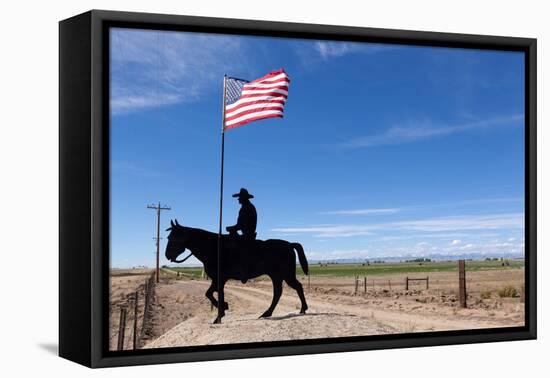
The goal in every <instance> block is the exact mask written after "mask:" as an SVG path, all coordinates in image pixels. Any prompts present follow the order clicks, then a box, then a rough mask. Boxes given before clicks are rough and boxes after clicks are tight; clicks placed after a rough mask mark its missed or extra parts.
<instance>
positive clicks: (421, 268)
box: [169, 260, 525, 278]
mask: <svg viewBox="0 0 550 378" xmlns="http://www.w3.org/2000/svg"><path fill="white" fill-rule="evenodd" d="M508 262H509V265H506V264H505V265H504V266H503V265H502V263H503V261H466V270H467V271H469V272H472V271H480V270H507V269H518V268H523V267H524V266H525V262H524V261H523V260H508ZM169 269H170V270H172V271H175V272H178V271H179V272H181V273H183V274H184V275H186V276H188V277H193V278H200V277H201V274H202V267H177V268H169ZM454 271H456V272H458V263H457V262H456V261H441V262H422V263H417V262H414V263H380V264H371V265H365V266H362V265H361V264H329V265H328V266H325V265H323V266H322V267H321V266H319V264H310V266H309V272H310V275H311V276H328V277H353V276H365V275H369V276H376V275H386V274H400V273H430V272H454ZM296 273H297V274H298V275H303V272H302V269H301V268H300V267H299V266H298V267H297V268H296Z"/></svg>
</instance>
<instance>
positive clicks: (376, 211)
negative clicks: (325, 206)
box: [320, 208, 401, 215]
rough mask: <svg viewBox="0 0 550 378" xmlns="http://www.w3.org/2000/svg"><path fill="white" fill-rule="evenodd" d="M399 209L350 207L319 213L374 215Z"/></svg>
mask: <svg viewBox="0 0 550 378" xmlns="http://www.w3.org/2000/svg"><path fill="white" fill-rule="evenodd" d="M399 211H401V209H398V208H387V209H351V210H336V211H323V212H321V213H320V214H333V215H375V214H394V213H397V212H399Z"/></svg>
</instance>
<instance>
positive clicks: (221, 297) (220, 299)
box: [216, 75, 227, 323]
mask: <svg viewBox="0 0 550 378" xmlns="http://www.w3.org/2000/svg"><path fill="white" fill-rule="evenodd" d="M226 80H227V75H224V76H223V99H222V104H223V105H222V143H221V169H220V219H219V225H218V274H217V276H218V317H217V318H216V323H221V322H222V312H223V309H224V302H225V299H224V295H223V292H222V287H223V277H222V269H221V265H222V220H223V165H224V154H225V98H226Z"/></svg>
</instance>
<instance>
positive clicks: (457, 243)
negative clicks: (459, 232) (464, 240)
mask: <svg viewBox="0 0 550 378" xmlns="http://www.w3.org/2000/svg"><path fill="white" fill-rule="evenodd" d="M460 243H461V241H460V240H459V239H455V240H453V241H452V242H451V245H459V244H460Z"/></svg>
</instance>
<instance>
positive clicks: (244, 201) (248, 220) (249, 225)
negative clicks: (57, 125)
mask: <svg viewBox="0 0 550 378" xmlns="http://www.w3.org/2000/svg"><path fill="white" fill-rule="evenodd" d="M233 197H236V198H238V199H239V203H240V204H241V210H239V217H238V218H237V224H236V225H234V226H229V227H226V228H225V229H226V230H227V231H228V232H229V235H232V236H241V237H243V238H245V239H247V240H254V239H256V224H257V222H258V215H257V213H256V208H255V207H254V205H253V204H252V203H251V202H250V199H251V198H254V196H253V195H252V194H249V193H248V190H246V189H245V188H241V190H240V192H239V193H236V194H233ZM238 231H240V232H241V234H242V235H239V233H238Z"/></svg>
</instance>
